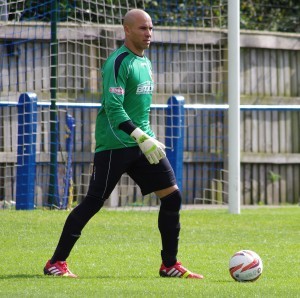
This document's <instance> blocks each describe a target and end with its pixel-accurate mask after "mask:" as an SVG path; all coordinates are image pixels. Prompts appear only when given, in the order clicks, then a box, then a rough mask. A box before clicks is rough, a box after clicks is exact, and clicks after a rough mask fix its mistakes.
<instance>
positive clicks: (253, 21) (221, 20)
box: [7, 0, 300, 32]
mask: <svg viewBox="0 0 300 298" xmlns="http://www.w3.org/2000/svg"><path fill="white" fill-rule="evenodd" d="M52 2H53V1H52V0H48V1H39V0H26V1H16V0H7V3H8V9H9V12H10V14H9V19H10V20H14V19H16V18H18V19H20V20H33V19H34V20H39V21H45V22H49V21H50V20H51V3H52ZM117 2H118V5H115V1H112V0H110V1H103V0H98V1H87V0H86V1H81V0H73V1H72V0H60V1H58V19H59V20H60V21H61V22H63V21H66V20H75V19H76V20H82V21H87V22H95V23H100V24H105V23H106V24H121V22H122V16H123V15H124V14H125V13H126V11H127V10H128V9H130V8H135V7H137V8H143V9H145V10H146V11H148V12H149V13H150V14H151V16H152V18H153V22H154V24H155V25H160V26H195V27H204V28H214V27H215V28H226V27H227V14H228V11H227V9H228V1H226V0H202V1H198V0H197V1H196V0H183V1H179V0H176V1H169V0H154V1H152V0H144V1H143V0H119V1H117ZM240 3H241V5H240V6H241V15H240V18H241V29H248V30H267V31H281V32H300V18H299V15H300V2H299V0H252V1H240Z"/></svg>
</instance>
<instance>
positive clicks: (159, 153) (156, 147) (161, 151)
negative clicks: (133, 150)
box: [130, 127, 166, 164]
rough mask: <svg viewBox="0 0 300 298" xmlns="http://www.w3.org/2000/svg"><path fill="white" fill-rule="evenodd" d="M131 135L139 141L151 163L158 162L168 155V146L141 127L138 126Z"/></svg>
mask: <svg viewBox="0 0 300 298" xmlns="http://www.w3.org/2000/svg"><path fill="white" fill-rule="evenodd" d="M130 136H131V137H132V138H133V139H134V140H135V141H136V142H137V144H138V145H139V147H140V149H141V151H142V152H143V153H144V155H145V156H146V158H147V160H148V161H149V163H150V164H158V163H159V161H160V160H161V159H163V158H165V157H166V152H165V148H166V146H165V145H164V144H162V143H161V142H159V141H157V140H156V139H154V138H152V137H150V136H149V135H147V134H146V133H144V132H143V131H142V130H141V129H140V128H138V127H137V128H136V129H135V130H134V131H133V132H132V133H131V135H130Z"/></svg>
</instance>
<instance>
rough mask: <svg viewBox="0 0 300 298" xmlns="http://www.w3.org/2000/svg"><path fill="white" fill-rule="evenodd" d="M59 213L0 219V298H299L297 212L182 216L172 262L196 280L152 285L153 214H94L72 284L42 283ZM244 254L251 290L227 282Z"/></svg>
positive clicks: (156, 249)
mask: <svg viewBox="0 0 300 298" xmlns="http://www.w3.org/2000/svg"><path fill="white" fill-rule="evenodd" d="M67 215H68V212H67V211H42V210H35V211H8V210H6V211H1V212H0V220H1V223H2V228H1V230H0V239H1V262H0V264H1V270H0V297H31V298H32V297H216V298H217V297H222V298H223V297H249V298H250V297H251V298H252V297H272V298H276V297H299V276H300V267H299V247H300V230H299V218H300V208H299V206H294V207H280V208H274V207H273V208H267V207H256V209H254V208H251V209H245V210H244V209H242V213H241V215H231V214H228V211H227V210H224V209H212V210H183V211H182V212H181V223H182V230H181V231H182V232H181V237H180V250H179V258H180V260H181V261H182V262H183V264H184V265H185V266H187V267H188V268H189V269H191V270H193V271H195V272H199V273H202V274H203V275H204V276H205V279H204V280H181V279H167V278H160V277H159V275H158V269H159V266H160V236H159V232H158V229H157V212H156V211H154V212H153V211H149V212H145V211H108V210H105V209H104V210H102V211H100V212H99V213H98V214H97V215H96V216H95V217H94V218H93V219H92V220H91V221H90V222H89V223H88V225H87V226H86V227H85V229H84V231H83V233H82V236H81V239H80V240H79V242H78V243H77V244H76V245H75V247H74V249H73V251H72V254H71V256H70V258H69V259H68V263H69V266H70V269H71V270H72V271H73V272H74V273H76V274H78V275H79V278H78V279H70V278H60V277H58V278H55V277H50V276H44V275H43V266H44V264H45V262H46V261H47V259H48V258H49V257H50V256H51V254H52V253H53V251H54V249H55V246H56V243H57V241H58V238H59V235H60V232H61V230H62V227H63V224H64V221H65V219H66V216H67ZM240 249H252V250H254V251H256V252H257V253H258V254H259V255H260V256H261V258H262V260H263V264H264V270H263V273H262V276H261V277H260V278H259V279H258V280H257V281H256V282H254V283H237V282H235V281H234V280H233V279H232V278H231V277H230V275H229V272H228V263H229V259H230V257H231V256H232V255H233V253H234V252H236V251H238V250H240Z"/></svg>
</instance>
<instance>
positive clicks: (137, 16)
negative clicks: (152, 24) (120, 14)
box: [123, 8, 151, 26]
mask: <svg viewBox="0 0 300 298" xmlns="http://www.w3.org/2000/svg"><path fill="white" fill-rule="evenodd" d="M142 19H144V20H151V17H150V16H149V15H148V13H146V12H145V11H144V10H142V9H137V8H135V9H131V10H129V11H128V12H127V13H126V14H125V16H124V21H123V25H124V26H132V25H133V24H134V23H135V22H136V21H137V20H142Z"/></svg>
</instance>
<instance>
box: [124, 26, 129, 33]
mask: <svg viewBox="0 0 300 298" xmlns="http://www.w3.org/2000/svg"><path fill="white" fill-rule="evenodd" d="M123 28H124V32H125V33H126V34H128V33H129V31H130V30H129V26H128V25H123Z"/></svg>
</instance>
